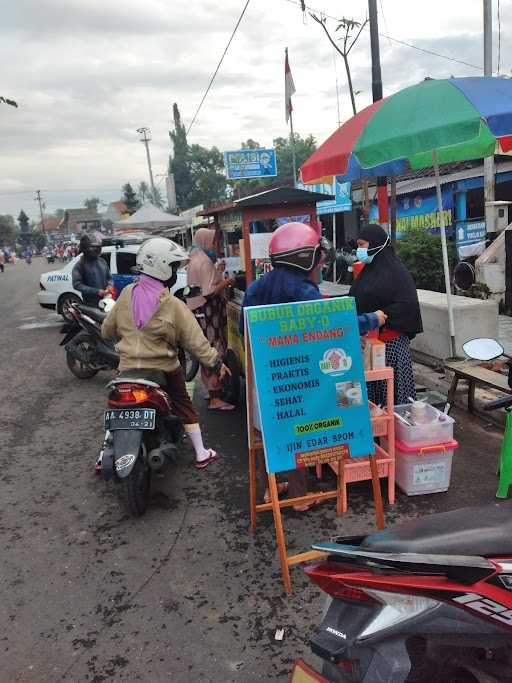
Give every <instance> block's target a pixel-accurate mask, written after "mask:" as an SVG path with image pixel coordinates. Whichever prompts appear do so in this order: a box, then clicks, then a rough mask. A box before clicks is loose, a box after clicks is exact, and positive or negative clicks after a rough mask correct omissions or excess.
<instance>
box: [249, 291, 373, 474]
mask: <svg viewBox="0 0 512 683" xmlns="http://www.w3.org/2000/svg"><path fill="white" fill-rule="evenodd" d="M244 311H245V316H246V323H247V328H248V332H249V336H250V343H251V352H252V359H253V365H254V377H255V384H256V391H257V396H258V404H259V417H260V424H261V427H262V435H263V444H264V450H265V458H266V465H267V472H269V473H270V474H272V473H276V472H283V471H286V470H293V469H296V468H301V467H308V466H309V465H313V464H316V463H320V462H332V461H335V460H339V459H340V458H341V457H343V456H349V457H359V456H366V455H370V454H373V453H374V442H373V436H372V428H371V423H370V413H369V408H368V398H367V394H366V383H365V376H364V369H363V361H362V356H361V344H360V338H359V326H358V322H357V314H356V307H355V300H354V299H353V298H351V297H342V298H337V299H322V300H318V301H306V302H298V303H289V304H277V305H268V306H251V307H249V308H246V309H244Z"/></svg>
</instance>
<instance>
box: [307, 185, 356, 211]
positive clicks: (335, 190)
mask: <svg viewBox="0 0 512 683" xmlns="http://www.w3.org/2000/svg"><path fill="white" fill-rule="evenodd" d="M297 187H299V188H300V189H301V190H309V191H310V192H321V193H323V194H333V195H334V199H328V200H327V201H325V202H318V203H317V205H316V213H317V215H318V216H323V215H325V214H327V213H340V212H341V211H352V199H351V195H350V190H351V184H350V183H340V182H339V181H338V180H337V179H336V178H335V179H334V182H332V183H321V184H316V185H304V183H298V184H297Z"/></svg>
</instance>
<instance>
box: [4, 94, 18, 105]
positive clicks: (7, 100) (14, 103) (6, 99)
mask: <svg viewBox="0 0 512 683" xmlns="http://www.w3.org/2000/svg"><path fill="white" fill-rule="evenodd" d="M0 102H3V103H4V104H9V105H11V107H16V108H17V107H18V103H17V102H15V101H14V100H9V99H8V98H7V97H2V95H0Z"/></svg>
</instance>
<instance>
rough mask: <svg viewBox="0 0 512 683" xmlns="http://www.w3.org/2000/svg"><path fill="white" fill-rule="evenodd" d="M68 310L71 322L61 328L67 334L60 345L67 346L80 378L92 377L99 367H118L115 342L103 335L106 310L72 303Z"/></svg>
mask: <svg viewBox="0 0 512 683" xmlns="http://www.w3.org/2000/svg"><path fill="white" fill-rule="evenodd" d="M112 302H113V300H112ZM68 313H69V317H70V320H71V322H70V323H66V324H65V325H64V326H63V328H62V331H63V332H66V336H65V337H64V339H63V340H62V341H61V342H60V346H64V348H65V350H66V362H67V365H68V368H69V369H70V370H71V372H72V373H73V375H75V377H78V379H91V377H94V376H95V375H96V374H97V373H98V372H99V371H100V370H115V369H116V368H117V366H118V365H119V354H118V353H117V351H116V350H115V348H114V345H113V343H112V342H111V341H108V340H105V339H103V338H102V336H101V324H102V322H103V320H104V319H105V317H106V312H104V311H100V310H99V309H97V308H94V307H92V306H85V305H84V304H79V303H72V304H70V306H69V308H68Z"/></svg>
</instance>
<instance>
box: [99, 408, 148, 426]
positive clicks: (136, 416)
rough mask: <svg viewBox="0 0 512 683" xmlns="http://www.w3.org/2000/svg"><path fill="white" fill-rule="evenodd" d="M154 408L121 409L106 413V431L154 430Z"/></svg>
mask: <svg viewBox="0 0 512 683" xmlns="http://www.w3.org/2000/svg"><path fill="white" fill-rule="evenodd" d="M155 417H156V410H155V409H154V408H121V409H116V410H106V411H105V429H106V430H107V429H108V430H109V431H112V430H114V429H154V428H155Z"/></svg>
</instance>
